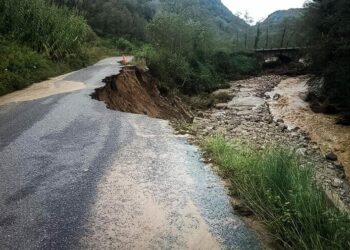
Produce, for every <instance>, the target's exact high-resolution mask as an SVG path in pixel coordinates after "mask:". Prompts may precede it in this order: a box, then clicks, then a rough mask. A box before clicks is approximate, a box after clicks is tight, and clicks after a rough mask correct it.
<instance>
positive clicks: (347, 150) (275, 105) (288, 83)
mask: <svg viewBox="0 0 350 250" xmlns="http://www.w3.org/2000/svg"><path fill="white" fill-rule="evenodd" d="M307 80H308V78H307V77H306V76H302V77H293V78H288V79H286V80H283V81H281V83H280V84H279V85H278V86H277V87H276V88H275V89H274V90H273V91H272V92H269V93H268V94H269V95H270V97H272V98H271V99H270V101H269V105H270V110H271V113H272V115H273V116H274V119H276V120H277V119H283V120H284V123H285V124H286V125H287V126H288V127H289V128H294V127H299V128H301V129H303V130H304V131H305V132H307V133H308V134H309V136H310V137H311V139H312V140H313V141H314V142H316V143H317V144H318V145H319V146H320V148H321V150H322V152H323V153H327V152H330V151H331V152H334V153H335V154H336V155H337V156H338V160H339V162H340V163H341V164H342V165H343V166H344V170H345V173H346V176H347V177H349V176H350V127H346V126H343V125H338V124H336V123H335V121H336V118H337V117H336V116H334V115H326V114H321V113H314V112H313V111H312V110H311V109H310V107H309V105H308V103H307V102H305V101H304V100H305V96H306V92H307V86H306V82H307ZM275 94H280V96H281V97H280V98H279V99H278V100H274V98H273V96H275ZM275 99H277V98H275Z"/></svg>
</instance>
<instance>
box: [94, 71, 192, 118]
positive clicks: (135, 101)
mask: <svg viewBox="0 0 350 250" xmlns="http://www.w3.org/2000/svg"><path fill="white" fill-rule="evenodd" d="M103 81H104V82H105V83H106V85H105V86H104V87H102V88H98V89H95V93H94V94H92V97H93V98H94V99H97V100H99V101H103V102H105V103H106V104H107V108H110V109H113V110H118V111H122V112H129V113H136V114H145V115H148V116H150V117H154V118H161V119H170V120H172V119H181V120H186V121H192V119H193V116H192V114H191V112H190V111H188V110H187V109H186V108H185V107H184V105H183V104H182V103H181V101H180V99H178V98H176V97H174V98H166V97H163V96H161V95H160V92H159V90H158V88H157V81H156V79H154V78H153V77H152V76H151V75H150V74H149V73H147V72H143V71H141V70H139V69H138V68H136V67H134V66H128V67H124V68H123V69H122V70H121V72H120V74H119V75H114V76H110V77H107V78H106V79H104V80H103Z"/></svg>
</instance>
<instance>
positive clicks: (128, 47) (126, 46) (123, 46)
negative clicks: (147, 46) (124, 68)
mask: <svg viewBox="0 0 350 250" xmlns="http://www.w3.org/2000/svg"><path fill="white" fill-rule="evenodd" d="M116 46H117V48H118V49H119V50H121V52H124V53H130V52H132V51H133V49H134V45H133V44H132V43H131V42H129V41H128V40H127V39H125V38H119V39H117V41H116Z"/></svg>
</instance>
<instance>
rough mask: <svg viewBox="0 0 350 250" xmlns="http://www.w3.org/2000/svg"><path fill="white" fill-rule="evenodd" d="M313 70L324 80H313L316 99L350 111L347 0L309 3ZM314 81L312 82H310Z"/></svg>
mask: <svg viewBox="0 0 350 250" xmlns="http://www.w3.org/2000/svg"><path fill="white" fill-rule="evenodd" d="M307 7H308V13H307V15H306V24H305V26H306V27H311V30H310V32H309V37H310V40H309V45H310V46H311V48H312V49H311V50H310V55H311V59H312V70H313V72H314V73H315V74H316V75H318V76H319V77H320V78H323V81H312V82H310V83H311V86H312V87H314V88H316V89H317V92H318V93H317V96H318V101H319V102H321V104H322V105H323V106H333V109H336V110H338V111H343V112H345V111H347V112H348V111H349V110H350V74H349V72H350V18H349V17H350V1H348V0H313V1H311V2H310V3H309V4H308V5H307ZM312 83H313V84H312Z"/></svg>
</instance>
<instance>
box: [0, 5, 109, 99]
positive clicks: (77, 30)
mask: <svg viewBox="0 0 350 250" xmlns="http://www.w3.org/2000/svg"><path fill="white" fill-rule="evenodd" d="M86 43H90V44H89V50H87V49H86V46H85V45H86ZM99 47H104V46H99V41H98V40H97V37H96V36H95V34H94V33H93V31H92V30H91V28H90V27H89V26H88V24H87V23H86V21H85V19H84V18H83V17H81V16H79V15H78V14H77V13H76V12H74V11H72V10H69V9H68V8H67V7H64V6H62V7H57V6H55V5H52V4H50V3H48V2H47V1H45V0H2V1H0V52H1V55H2V58H3V60H2V61H1V62H0V95H2V94H5V93H8V92H11V91H14V90H18V89H21V88H23V87H26V86H28V85H29V84H31V83H32V82H35V81H39V80H42V79H45V78H47V77H49V76H52V75H55V74H59V73H62V72H65V71H69V70H72V69H76V68H80V67H83V66H85V65H87V64H89V63H90V62H91V61H92V60H94V59H97V58H98V57H100V56H101V54H110V51H108V49H104V48H102V49H100V48H99Z"/></svg>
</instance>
